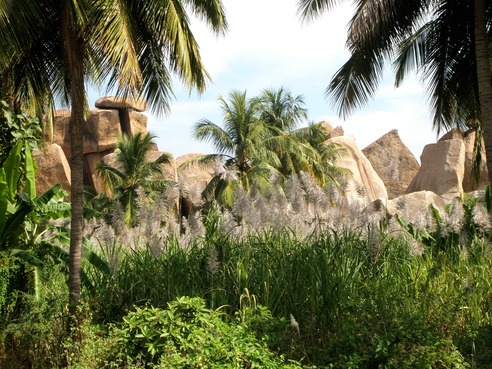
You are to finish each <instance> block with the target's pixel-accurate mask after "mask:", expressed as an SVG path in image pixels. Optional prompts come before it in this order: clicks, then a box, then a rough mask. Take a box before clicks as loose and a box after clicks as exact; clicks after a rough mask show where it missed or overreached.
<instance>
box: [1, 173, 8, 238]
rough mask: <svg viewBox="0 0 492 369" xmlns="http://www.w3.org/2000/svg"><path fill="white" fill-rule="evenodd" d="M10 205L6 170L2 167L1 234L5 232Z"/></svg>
mask: <svg viewBox="0 0 492 369" xmlns="http://www.w3.org/2000/svg"><path fill="white" fill-rule="evenodd" d="M7 205H8V186H7V180H6V179H5V170H4V169H3V168H0V234H1V233H2V232H3V229H4V227H5V222H6V221H7Z"/></svg>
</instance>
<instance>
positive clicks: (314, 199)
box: [299, 172, 330, 218]
mask: <svg viewBox="0 0 492 369" xmlns="http://www.w3.org/2000/svg"><path fill="white" fill-rule="evenodd" d="M299 176H300V180H301V183H302V185H303V188H304V191H305V193H306V201H307V204H308V208H310V209H311V211H310V213H311V214H312V215H313V217H314V218H318V217H319V215H320V214H322V213H323V212H324V209H329V208H330V199H329V198H328V196H327V195H326V193H325V192H324V191H323V189H322V188H321V187H320V186H318V184H317V183H316V181H315V180H314V178H313V177H312V176H310V175H309V174H307V173H304V172H301V173H300V174H299Z"/></svg>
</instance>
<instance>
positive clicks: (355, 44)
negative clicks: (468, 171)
mask: <svg viewBox="0 0 492 369" xmlns="http://www.w3.org/2000/svg"><path fill="white" fill-rule="evenodd" d="M337 3H339V1H335V0H299V3H298V5H299V12H300V14H301V17H302V18H303V19H309V18H313V17H316V16H317V15H319V14H320V13H322V12H324V11H326V10H330V9H331V8H332V7H333V6H334V5H336V4H337ZM491 21H492V1H490V0H473V1H471V0H453V1H450V0H425V1H421V0H408V1H397V0H388V1H377V0H369V1H362V0H359V1H357V2H356V6H355V14H354V16H353V18H352V20H351V21H350V24H349V31H348V38H347V46H348V49H349V51H350V52H351V57H350V59H349V60H348V61H347V62H346V63H345V64H344V65H343V66H342V67H341V68H340V70H339V71H338V72H337V73H336V74H335V76H334V77H333V79H332V81H331V82H330V85H329V86H328V88H327V94H328V95H329V96H331V97H332V98H333V99H334V101H335V103H336V105H338V107H339V113H340V115H342V116H347V115H348V114H349V113H350V112H351V111H352V110H353V109H354V108H357V107H360V106H362V105H365V104H366V103H367V102H368V100H369V98H371V97H372V96H373V94H374V93H375V91H376V90H377V87H378V84H379V82H380V80H381V78H382V74H383V70H384V65H385V63H386V61H387V60H392V61H393V62H394V65H395V73H396V80H395V83H396V85H397V86H398V85H399V84H400V83H401V82H402V80H403V78H404V77H405V75H406V74H407V73H408V72H409V71H412V70H415V69H416V70H417V71H419V72H422V78H423V80H424V82H425V83H426V84H427V89H428V92H429V96H430V102H431V107H432V110H433V112H434V127H435V128H436V130H437V131H438V132H439V130H440V129H447V128H450V127H453V126H464V125H465V123H466V122H467V121H469V120H471V119H472V120H473V119H478V120H479V121H480V122H481V124H482V129H483V133H484V142H485V146H486V151H487V157H488V158H489V160H487V164H488V169H489V180H490V178H492V173H491V172H490V170H491V169H492V114H491V113H492V112H491V111H490V109H492V108H491V105H492V103H491V100H490V99H491V98H492V85H491V82H490V81H491V74H490V73H491V71H490V54H489V50H490V41H489V40H490V39H491V38H490V36H491V33H492V31H491V28H490V26H487V24H489V25H490V22H491ZM480 66H482V67H480ZM491 183H492V182H491Z"/></svg>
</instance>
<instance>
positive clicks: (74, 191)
mask: <svg viewBox="0 0 492 369" xmlns="http://www.w3.org/2000/svg"><path fill="white" fill-rule="evenodd" d="M62 14H63V19H62V22H63V29H62V32H63V35H62V37H63V38H64V44H65V63H66V68H67V70H68V73H69V76H68V77H69V80H70V94H71V96H70V97H71V105H72V106H71V109H72V113H71V117H70V144H71V156H72V157H71V165H70V169H71V189H70V192H71V203H72V218H71V233H70V255H69V275H68V288H69V294H70V296H69V310H70V320H71V321H70V326H77V324H78V323H79V321H78V314H77V308H78V305H79V302H80V285H81V283H80V268H81V266H80V261H81V256H82V232H83V221H84V218H83V207H84V197H83V196H84V189H83V178H84V156H83V127H84V121H85V118H84V113H85V86H84V69H83V64H82V61H83V55H82V54H81V50H82V47H81V43H82V40H81V38H80V36H79V35H78V32H77V29H76V28H74V27H77V25H74V24H72V22H71V21H70V17H69V14H67V11H66V10H65V11H64V12H63V13H62Z"/></svg>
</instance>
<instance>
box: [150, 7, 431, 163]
mask: <svg viewBox="0 0 492 369" xmlns="http://www.w3.org/2000/svg"><path fill="white" fill-rule="evenodd" d="M296 3H297V0H249V1H237V0H223V4H224V6H225V8H226V15H227V19H228V22H229V30H228V32H227V33H226V35H225V36H215V35H214V34H212V32H210V31H209V29H208V28H207V26H206V25H205V24H203V23H201V22H199V21H196V20H195V21H194V22H193V24H192V26H193V32H194V35H195V37H196V39H197V41H198V44H199V46H200V53H201V56H202V59H203V61H204V64H205V67H206V69H207V71H208V72H209V74H210V76H211V81H210V82H209V85H208V88H207V90H206V92H205V93H203V94H202V95H198V94H197V93H195V92H192V93H191V94H190V93H189V89H188V87H185V86H183V85H182V84H181V83H180V82H179V81H178V80H176V81H175V84H174V93H175V96H176V98H175V99H174V100H173V101H172V102H171V111H170V112H169V113H168V114H167V115H166V116H164V117H160V118H156V117H154V116H152V115H151V114H150V112H147V113H146V114H147V115H148V130H149V131H150V132H151V133H153V134H154V135H156V136H157V139H156V142H157V144H158V147H159V150H160V151H165V152H170V153H172V154H173V155H174V157H175V158H177V157H179V156H181V155H184V154H187V153H213V152H214V148H213V146H212V145H211V144H210V143H203V142H199V141H197V140H196V139H195V138H194V137H193V127H194V125H195V124H196V123H197V122H198V121H199V120H200V119H202V118H206V119H209V120H211V121H212V122H214V123H216V124H219V125H222V122H223V120H222V114H221V110H220V102H219V101H218V98H219V97H220V96H223V97H225V98H227V97H228V95H229V93H230V92H231V91H233V90H240V91H247V96H248V97H250V98H251V97H254V96H257V95H259V94H260V93H261V92H262V90H264V89H267V88H274V89H278V88H280V87H282V86H283V87H284V88H286V89H288V90H290V92H291V93H292V94H293V95H303V96H304V102H305V104H306V105H305V107H306V108H307V109H308V121H307V122H306V123H305V124H304V125H307V124H308V122H320V121H328V122H330V123H331V124H332V126H333V127H336V126H342V127H343V129H344V131H345V135H348V136H354V137H355V139H356V142H357V144H358V146H359V148H360V149H363V148H364V147H366V146H367V145H369V144H370V143H372V142H374V141H375V140H377V139H378V138H379V137H381V136H382V135H384V134H385V133H387V132H389V131H391V130H392V129H397V130H398V133H399V135H400V137H401V139H402V141H403V142H404V143H405V145H406V146H408V147H409V149H410V150H411V151H412V152H413V154H414V156H415V158H416V159H417V160H419V161H420V154H421V153H422V149H423V147H424V146H425V145H427V144H429V143H434V142H436V134H435V132H434V131H433V130H432V119H431V114H430V110H429V104H428V102H427V100H426V97H425V92H424V89H423V87H422V85H421V83H420V82H419V80H418V79H417V77H415V78H413V77H412V78H411V79H409V80H407V81H405V82H404V83H403V85H402V86H401V87H399V88H397V89H396V88H395V87H394V84H393V76H392V73H391V69H388V71H387V73H386V74H385V78H384V80H383V82H382V83H381V85H380V87H379V90H378V92H377V94H376V96H375V98H374V99H373V100H370V101H369V104H368V105H367V106H366V107H364V108H361V109H358V110H356V111H355V112H354V113H353V114H352V115H351V116H350V117H349V118H348V119H346V120H343V119H342V118H340V117H339V116H338V115H337V111H336V108H335V107H334V106H333V104H332V103H331V101H329V100H328V99H327V98H326V96H325V89H326V87H327V86H328V84H329V82H330V80H331V77H332V76H333V75H334V74H335V73H336V71H337V70H338V69H339V68H340V67H341V66H342V65H343V63H344V62H345V61H346V60H347V59H348V58H349V52H348V51H347V49H346V48H345V41H346V31H347V27H346V26H347V24H348V22H349V20H350V17H351V15H352V13H353V12H352V9H351V8H350V6H347V5H340V6H337V7H335V8H334V10H333V11H331V12H329V13H326V14H324V15H323V16H322V17H320V18H317V19H316V20H313V21H309V22H307V23H302V22H301V20H300V18H299V16H298V15H297V4H296Z"/></svg>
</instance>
